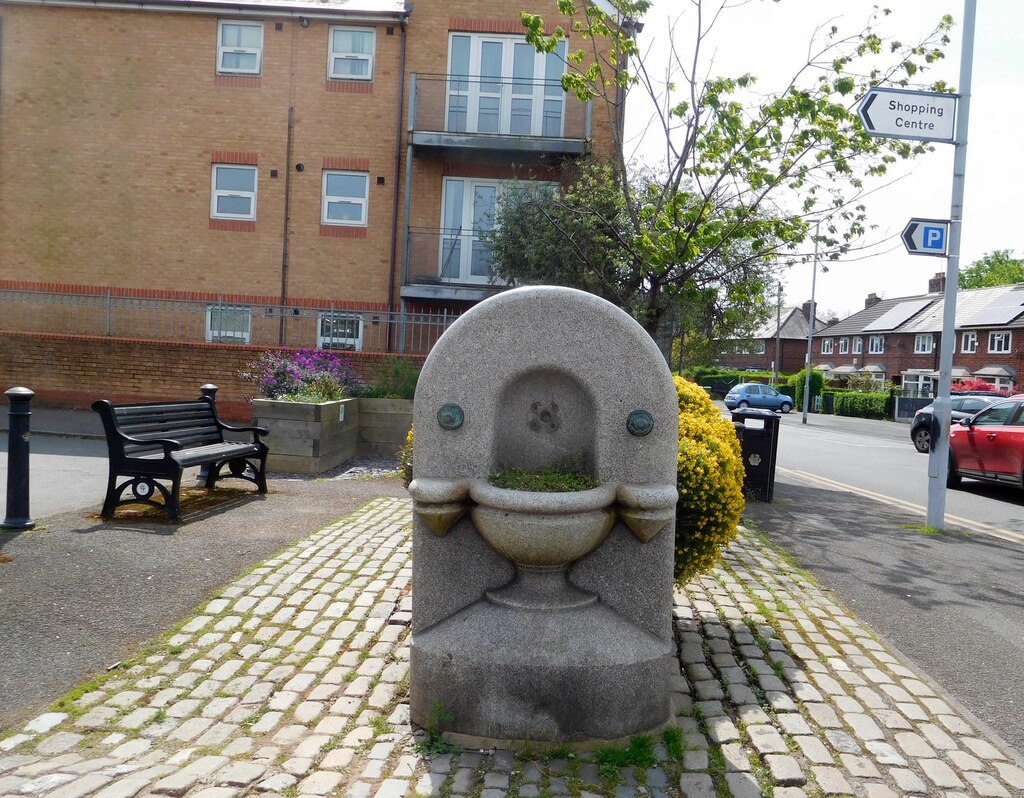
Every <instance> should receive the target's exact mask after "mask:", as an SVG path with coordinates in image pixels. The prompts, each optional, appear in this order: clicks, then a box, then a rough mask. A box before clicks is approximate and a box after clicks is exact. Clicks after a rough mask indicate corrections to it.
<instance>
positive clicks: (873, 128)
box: [857, 87, 957, 144]
mask: <svg viewBox="0 0 1024 798" xmlns="http://www.w3.org/2000/svg"><path fill="white" fill-rule="evenodd" d="M956 101H957V95H955V94H939V93H936V92H930V91H907V90H905V89H883V88H879V87H875V88H873V89H871V90H869V91H868V93H867V94H865V95H864V98H863V99H862V100H861V101H860V105H858V106H857V113H858V114H859V115H860V119H861V121H862V122H863V123H864V129H865V130H867V132H868V135H870V136H881V137H883V138H891V139H916V140H919V141H936V142H946V143H948V144H952V143H953V140H954V139H955V138H956V133H955V130H956V128H955V127H954V121H955V117H956Z"/></svg>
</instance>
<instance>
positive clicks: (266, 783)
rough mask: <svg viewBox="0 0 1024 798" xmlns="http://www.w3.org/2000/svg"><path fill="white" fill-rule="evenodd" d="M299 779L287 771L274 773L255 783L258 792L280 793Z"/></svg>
mask: <svg viewBox="0 0 1024 798" xmlns="http://www.w3.org/2000/svg"><path fill="white" fill-rule="evenodd" d="M298 782H299V780H298V779H297V778H295V777H294V776H292V775H290V774H288V773H276V774H274V775H273V776H271V777H270V778H267V779H264V780H263V781H261V782H260V783H259V784H257V785H256V789H257V790H259V791H260V792H274V793H282V792H284V791H285V790H287V789H288V788H290V787H294V786H295V785H296V784H298Z"/></svg>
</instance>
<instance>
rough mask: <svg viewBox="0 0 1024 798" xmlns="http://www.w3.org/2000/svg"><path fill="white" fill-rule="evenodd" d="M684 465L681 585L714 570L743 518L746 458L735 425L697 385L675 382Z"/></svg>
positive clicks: (678, 554)
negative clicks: (742, 452) (743, 456)
mask: <svg viewBox="0 0 1024 798" xmlns="http://www.w3.org/2000/svg"><path fill="white" fill-rule="evenodd" d="M675 384H676V394H677V396H678V398H679V459H678V464H677V480H678V481H677V486H678V488H679V503H678V504H677V505H676V546H675V576H676V580H677V581H678V582H680V583H684V582H687V581H689V580H690V579H691V578H693V577H694V576H696V575H697V574H701V573H704V572H706V571H708V570H710V569H711V568H713V567H714V565H715V563H717V562H718V560H719V559H720V558H721V555H722V547H723V546H725V545H727V544H728V543H729V541H731V540H732V539H733V538H734V537H735V536H736V532H737V527H738V524H739V521H740V515H741V514H742V513H743V507H744V499H743V477H744V471H743V458H742V455H741V452H740V442H739V438H737V436H736V430H735V428H734V427H733V425H732V423H731V422H730V421H728V420H727V419H725V418H724V417H723V416H722V414H721V413H720V412H719V411H718V409H717V408H716V407H715V406H714V404H712V402H711V398H710V397H709V396H708V395H707V393H706V392H705V391H704V390H703V389H702V388H701V387H700V386H699V385H697V384H696V383H692V382H689V381H687V380H685V379H682V378H681V377H676V378H675Z"/></svg>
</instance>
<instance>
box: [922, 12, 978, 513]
mask: <svg viewBox="0 0 1024 798" xmlns="http://www.w3.org/2000/svg"><path fill="white" fill-rule="evenodd" d="M975 12H976V0H964V31H963V40H962V44H961V45H960V85H959V87H958V90H959V92H960V99H959V101H958V102H957V109H956V141H955V142H954V147H955V149H954V151H953V191H952V196H951V198H950V202H949V249H947V250H946V291H945V297H944V300H943V307H942V339H941V341H940V350H939V390H938V393H937V394H936V396H935V402H934V406H933V408H932V414H933V417H934V419H935V435H933V440H932V451H931V453H930V454H929V455H928V514H927V520H926V521H925V523H926V524H927V525H928V526H930V527H932V528H933V529H944V528H945V524H946V476H947V474H948V472H949V421H950V415H951V414H950V408H951V407H952V405H951V402H950V398H949V390H950V384H951V382H952V379H951V376H952V373H953V343H954V341H955V339H956V286H957V277H958V276H959V274H960V232H961V225H962V220H963V215H964V174H965V173H966V171H967V125H968V122H969V120H970V110H971V69H972V66H973V62H974V18H975Z"/></svg>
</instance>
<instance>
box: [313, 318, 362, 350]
mask: <svg viewBox="0 0 1024 798" xmlns="http://www.w3.org/2000/svg"><path fill="white" fill-rule="evenodd" d="M316 345H317V346H318V347H320V348H321V349H349V350H361V349H362V348H363V317H362V316H360V315H359V314H358V313H321V314H319V316H318V317H317V327H316Z"/></svg>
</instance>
